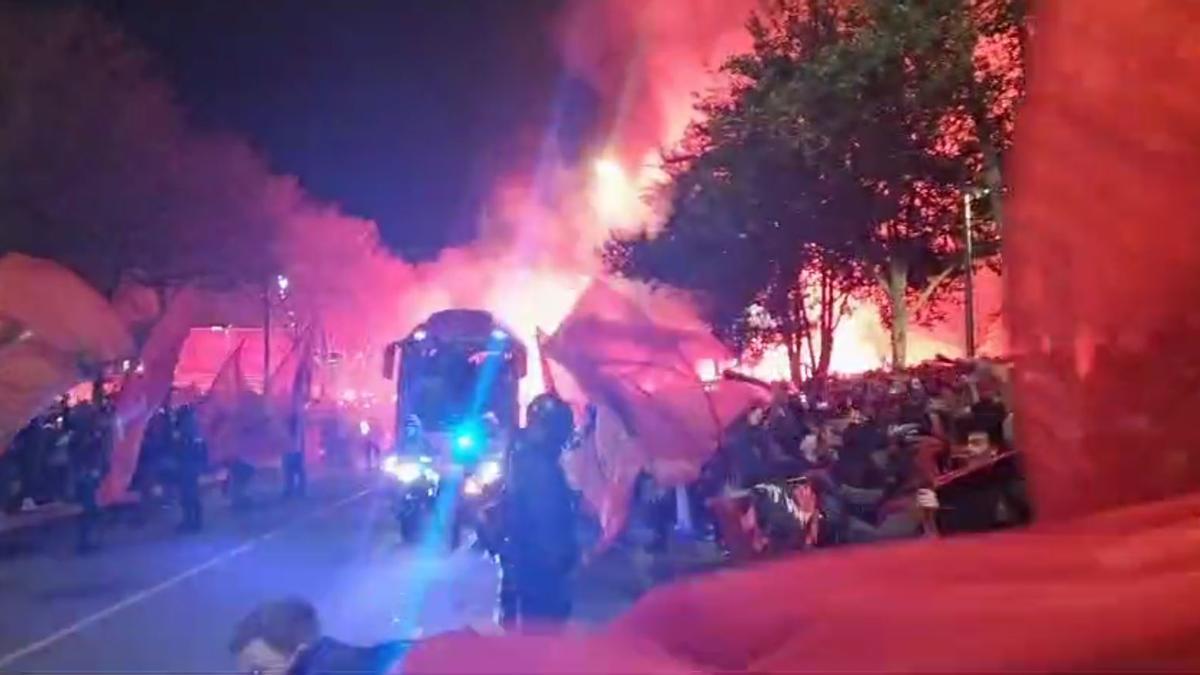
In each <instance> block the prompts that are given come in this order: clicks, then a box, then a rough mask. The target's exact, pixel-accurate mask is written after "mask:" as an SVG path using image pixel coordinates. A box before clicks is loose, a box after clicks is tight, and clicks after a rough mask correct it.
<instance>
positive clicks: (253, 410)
mask: <svg viewBox="0 0 1200 675" xmlns="http://www.w3.org/2000/svg"><path fill="white" fill-rule="evenodd" d="M243 347H245V343H242V344H239V345H238V347H237V349H235V350H234V351H233V353H232V354H230V355H229V358H228V359H226V361H225V365H223V366H221V370H220V371H219V372H218V373H217V376H216V378H215V379H214V380H213V384H212V387H211V388H209V391H208V395H207V396H205V398H204V400H203V401H202V402H201V403H200V406H199V422H200V429H201V431H202V432H203V433H204V438H205V440H206V441H207V442H208V456H209V460H210V461H211V462H212V463H214V464H222V463H225V462H231V461H233V460H241V461H244V462H248V463H250V464H254V465H257V466H276V465H278V463H279V459H280V457H281V456H282V453H283V451H284V449H285V448H286V447H288V440H289V439H288V436H287V433H286V430H285V428H284V425H283V424H282V423H281V421H280V420H279V419H277V417H278V416H274V415H269V414H268V409H267V406H266V405H264V402H265V400H266V399H264V398H263V396H261V395H260V394H258V393H256V392H254V391H253V390H251V388H250V385H249V384H248V383H247V382H246V375H245V373H244V372H243V371H242V353H243V351H244V349H243Z"/></svg>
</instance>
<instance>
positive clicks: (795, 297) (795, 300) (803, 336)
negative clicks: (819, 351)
mask: <svg viewBox="0 0 1200 675" xmlns="http://www.w3.org/2000/svg"><path fill="white" fill-rule="evenodd" d="M807 294H808V286H807V279H806V278H805V276H804V275H801V276H800V281H799V282H798V283H797V284H796V290H795V291H794V292H793V293H792V306H791V312H792V314H793V316H794V317H795V319H796V323H797V326H798V327H799V329H800V330H799V333H798V334H797V337H796V349H797V350H801V348H803V350H802V351H801V356H803V355H804V353H805V352H807V353H808V372H809V375H814V374H816V368H817V355H816V351H815V350H814V348H813V329H812V321H811V320H810V319H809V317H808V295H807Z"/></svg>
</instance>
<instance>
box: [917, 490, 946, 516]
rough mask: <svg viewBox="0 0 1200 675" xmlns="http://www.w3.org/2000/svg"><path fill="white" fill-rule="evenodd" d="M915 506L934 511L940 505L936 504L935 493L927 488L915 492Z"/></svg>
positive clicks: (936, 497)
mask: <svg viewBox="0 0 1200 675" xmlns="http://www.w3.org/2000/svg"><path fill="white" fill-rule="evenodd" d="M917 506H920V507H921V508H923V509H929V510H930V511H936V510H937V509H938V507H939V506H941V504H939V503H938V496H937V493H936V492H934V491H933V490H930V489H929V488H922V489H920V490H917Z"/></svg>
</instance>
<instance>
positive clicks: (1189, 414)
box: [407, 0, 1200, 672]
mask: <svg viewBox="0 0 1200 675" xmlns="http://www.w3.org/2000/svg"><path fill="white" fill-rule="evenodd" d="M1037 7H1038V9H1039V12H1040V14H1039V15H1038V16H1037V21H1036V22H1034V24H1033V25H1034V26H1035V27H1036V32H1035V33H1034V36H1033V39H1034V44H1033V54H1032V57H1031V58H1030V59H1029V62H1030V63H1031V64H1032V65H1031V68H1030V76H1031V84H1030V89H1029V101H1028V104H1027V105H1026V107H1025V108H1024V110H1023V113H1022V118H1021V120H1020V121H1019V123H1018V132H1017V141H1016V148H1017V150H1016V152H1017V156H1016V160H1015V164H1014V165H1013V166H1012V167H1011V168H1012V170H1013V171H1012V175H1013V190H1012V193H1011V199H1010V200H1009V202H1010V203H1009V204H1008V212H1007V214H1006V215H1007V218H1008V220H1007V225H1006V227H1007V230H1006V232H1005V236H1006V238H1007V242H1008V244H1007V246H1008V249H1007V251H1006V264H1007V265H1008V273H1007V274H1006V279H1007V280H1008V284H1009V287H1008V293H1007V297H1008V299H1009V301H1008V303H1007V309H1008V311H1009V312H1010V315H1009V318H1010V321H1009V326H1010V327H1011V331H1012V335H1013V340H1014V347H1015V348H1016V350H1017V354H1018V361H1017V366H1016V380H1015V382H1014V390H1015V394H1016V397H1017V404H1018V414H1019V417H1018V425H1017V427H1018V429H1017V430H1018V440H1019V444H1018V445H1019V447H1020V448H1021V449H1022V450H1023V451H1024V453H1025V455H1026V460H1027V462H1028V464H1029V471H1030V478H1031V480H1032V482H1033V487H1034V497H1035V507H1036V509H1037V512H1038V517H1039V518H1040V524H1039V525H1038V526H1036V527H1035V528H1034V529H1032V530H1030V531H1028V532H1024V533H1014V534H1003V535H991V536H979V537H965V538H961V539H947V540H933V541H930V540H921V541H913V542H907V543H903V544H898V545H891V546H874V547H856V548H847V549H843V550H837V551H829V552H826V553H819V554H809V555H804V556H799V557H794V558H791V559H787V560H783V561H780V562H777V563H769V564H763V565H759V566H755V567H752V568H748V569H746V570H742V571H732V572H725V573H719V574H714V575H710V576H706V577H702V578H697V579H694V580H692V581H688V582H686V583H682V584H677V585H675V586H672V587H668V588H665V589H661V590H658V591H655V592H652V593H650V594H649V595H648V596H647V597H645V598H643V599H642V601H640V602H639V603H638V604H637V605H636V606H635V607H634V608H633V609H632V610H631V611H630V612H628V613H627V614H626V615H625V616H623V617H622V618H620V619H619V620H618V621H617V622H616V623H615V624H614V625H612V626H610V627H608V628H607V629H605V630H604V631H602V632H601V635H600V636H598V637H596V638H595V641H594V642H588V641H587V640H585V639H582V638H575V639H574V640H565V639H564V640H562V641H560V642H557V643H553V644H544V643H543V644H539V645H537V646H536V648H535V647H534V646H533V645H530V644H528V643H523V642H521V641H520V640H512V641H509V640H506V639H496V640H489V639H482V638H480V639H475V640H467V639H465V638H459V639H458V641H457V642H455V643H454V645H455V650H454V651H453V652H449V651H446V650H444V649H442V648H441V647H434V646H433V645H430V648H429V650H428V651H425V650H424V649H418V650H417V654H415V655H414V659H413V661H412V663H413V665H414V666H417V667H415V668H410V669H409V670H408V671H407V672H451V671H452V672H470V671H479V670H481V669H483V668H484V667H485V665H486V667H488V668H491V669H496V668H497V665H496V663H497V662H496V661H491V662H490V663H485V661H484V660H483V659H485V658H496V659H501V658H510V659H512V661H511V663H515V664H519V666H520V668H519V670H521V671H522V672H546V671H548V670H551V669H555V670H567V669H575V668H580V669H582V668H584V667H586V664H587V663H588V659H589V658H593V653H594V652H596V651H599V652H602V653H604V654H605V655H612V656H613V657H614V658H617V659H618V660H617V661H615V662H609V665H610V667H611V670H613V671H614V672H616V671H641V672H644V671H647V670H651V669H653V668H652V666H653V664H646V663H645V662H643V661H638V660H637V658H638V656H639V654H640V652H638V651H636V650H634V649H633V647H632V646H633V645H635V644H644V643H645V642H647V641H648V642H649V643H650V644H651V645H652V649H653V652H652V653H653V654H656V655H659V654H661V653H662V652H664V651H665V652H666V653H667V654H669V655H671V656H672V657H673V658H674V661H673V663H672V664H671V665H672V666H673V667H679V666H680V665H683V666H689V667H693V668H695V669H696V670H700V671H708V672H715V671H722V670H741V669H748V670H751V671H758V672H783V671H791V672H795V671H806V672H879V671H890V672H896V671H902V672H998V671H1007V672H1065V671H1093V672H1095V671H1101V670H1103V671H1107V672H1115V671H1125V672H1144V671H1149V670H1160V671H1167V670H1169V671H1174V672H1197V671H1200V640H1197V639H1196V636H1198V635H1200V613H1198V612H1196V609H1195V608H1196V607H1197V605H1198V604H1200V575H1198V574H1197V572H1196V570H1197V569H1198V568H1200V539H1198V538H1197V536H1196V523H1197V522H1200V521H1198V520H1197V519H1198V518H1200V425H1197V424H1196V423H1195V421H1194V419H1195V416H1196V410H1197V409H1198V408H1200V406H1198V405H1197V403H1198V401H1197V399H1198V398H1200V365H1198V364H1200V359H1198V358H1197V355H1198V353H1197V345H1198V344H1200V314H1198V313H1197V312H1198V311H1200V310H1197V308H1198V307H1200V275H1198V274H1197V273H1196V270H1197V266H1198V264H1200V236H1197V233H1198V232H1200V227H1198V225H1200V223H1198V219H1200V212H1198V211H1197V210H1196V207H1195V203H1194V202H1195V198H1194V195H1195V193H1196V186H1197V185H1200V96H1198V95H1197V92H1200V49H1198V48H1197V46H1196V39H1195V36H1196V35H1198V34H1200V3H1196V2H1180V1H1179V0H1126V1H1125V2H1050V3H1039V4H1038V5H1037ZM1173 495H1174V496H1173ZM1121 505H1132V506H1124V507H1121ZM1117 507H1120V508H1117ZM1089 514H1090V515H1089ZM635 640H636V641H639V642H636V643H635V642H634V641H635ZM581 642H582V643H583V644H580V643H581ZM610 646H611V650H612V651H611V652H609V651H607V650H608V649H610ZM439 649H441V651H439ZM506 649H509V650H512V652H505V651H504V650H506ZM589 649H590V650H593V651H592V652H589V651H588V650H589ZM631 651H632V653H631ZM479 655H482V657H481V656H479ZM621 657H624V658H626V659H627V660H624V661H622V660H620V658H621Z"/></svg>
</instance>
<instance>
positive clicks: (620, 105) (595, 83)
mask: <svg viewBox="0 0 1200 675" xmlns="http://www.w3.org/2000/svg"><path fill="white" fill-rule="evenodd" d="M755 7H756V3H755V2H753V1H752V0H695V1H693V2H687V3H681V2H677V1H676V0H605V1H604V2H595V1H591V0H577V1H576V2H573V3H570V4H569V5H567V7H566V8H565V10H564V11H563V13H562V14H561V15H560V16H559V17H558V21H557V22H556V23H555V25H554V26H552V29H553V30H554V34H555V36H556V38H557V39H558V45H559V48H560V50H561V56H562V59H563V62H564V64H565V66H566V68H567V69H568V70H569V74H571V75H574V76H575V77H577V78H581V79H583V80H585V81H586V82H588V83H589V84H590V85H591V86H592V87H593V88H594V89H595V90H596V91H597V92H598V93H599V94H600V98H601V100H602V107H603V108H604V109H603V110H602V111H601V112H602V115H601V118H602V119H604V120H606V121H607V123H606V127H605V129H604V143H603V145H602V147H600V148H599V149H595V146H594V150H593V153H594V154H592V155H590V156H589V155H587V153H584V156H583V157H582V158H581V159H578V160H576V161H575V163H568V162H566V161H564V160H562V159H560V157H561V154H559V153H543V154H544V155H546V156H544V157H542V158H540V161H541V164H540V165H539V166H537V167H536V168H535V169H533V170H528V171H526V170H522V171H514V173H513V174H510V175H509V176H507V177H506V178H505V179H503V180H501V181H499V182H498V184H496V185H495V186H494V188H493V192H492V196H491V199H490V200H489V203H488V206H487V208H486V209H485V212H484V214H483V215H482V216H481V219H480V223H479V237H478V238H477V240H476V241H475V242H473V243H471V244H470V245H467V246H464V247H460V248H454V249H448V250H446V251H444V252H443V253H442V254H441V255H440V256H439V257H438V258H437V259H436V260H434V261H432V262H428V263H422V264H416V265H414V264H409V263H407V262H404V261H402V260H400V259H398V258H397V257H395V256H394V255H392V254H391V253H389V252H388V251H387V250H386V249H385V248H384V246H383V245H382V243H381V242H380V239H379V235H378V230H377V227H376V225H375V223H373V222H370V221H367V220H364V219H361V218H356V217H353V216H350V215H347V214H345V213H342V212H341V211H340V210H339V209H337V208H336V207H333V206H329V205H324V204H319V203H316V202H314V201H312V200H311V199H309V198H307V197H306V196H305V194H304V193H303V191H302V190H301V189H300V187H299V186H298V185H297V184H296V183H295V182H294V181H293V180H291V179H282V178H281V179H278V180H277V181H276V182H275V184H274V185H273V188H272V190H271V194H272V198H271V201H272V204H271V209H272V211H273V213H274V214H275V215H277V216H279V217H280V220H282V221H283V222H284V223H286V225H285V228H286V232H285V233H284V236H282V237H281V238H280V243H279V251H278V253H279V255H280V256H281V258H282V259H283V260H284V261H285V267H286V273H287V274H288V275H289V277H290V278H291V280H292V282H293V283H292V288H293V289H294V293H293V302H294V303H295V304H296V305H297V308H298V310H299V311H300V312H301V313H302V314H304V315H306V316H315V317H318V320H319V326H320V327H321V328H322V329H323V331H324V332H325V335H326V339H327V344H328V345H329V346H330V347H331V348H332V349H335V350H337V351H339V352H342V353H344V356H345V358H344V360H343V361H342V363H341V364H340V365H339V366H337V367H336V368H335V369H330V370H329V371H328V372H327V373H326V377H327V378H329V380H328V382H327V384H328V386H330V387H332V388H333V389H334V395H336V392H341V391H351V390H353V391H354V392H356V393H358V392H364V391H366V392H372V393H375V394H376V395H377V396H378V397H379V400H390V396H391V391H390V387H389V386H388V385H387V384H386V383H385V382H384V380H383V379H382V378H381V376H380V367H379V366H380V355H381V353H382V351H383V348H384V345H385V344H386V343H388V342H390V341H392V340H396V339H399V338H400V337H402V336H403V335H404V334H406V333H407V332H408V331H410V330H411V329H412V328H413V327H414V326H416V324H417V323H419V322H420V321H421V320H422V319H423V318H424V317H426V316H427V315H429V314H430V313H432V312H434V311H437V310H439V309H443V308H446V307H474V308H482V309H487V310H490V311H492V312H493V313H495V314H496V315H497V316H499V317H500V318H501V319H502V320H503V321H505V322H506V323H508V324H509V325H510V326H511V328H512V329H513V330H515V331H516V332H517V333H518V334H519V335H520V336H522V337H523V338H524V339H525V340H526V342H527V343H528V344H529V345H530V347H531V349H534V348H535V340H534V335H535V330H536V329H538V328H540V329H542V330H545V331H547V332H551V331H553V329H554V328H555V327H556V326H557V325H558V323H559V322H560V321H561V320H562V319H563V317H564V316H566V314H567V313H568V312H569V311H570V308H571V306H572V304H573V303H574V301H575V299H576V298H577V297H578V295H579V293H581V292H582V291H583V289H584V288H585V287H586V286H587V284H588V281H589V279H590V278H591V277H593V276H595V275H597V274H599V273H600V271H601V266H600V261H599V259H598V256H597V250H598V248H599V247H600V245H601V244H603V242H604V241H606V240H607V239H608V238H609V237H610V236H611V234H612V232H613V231H614V230H617V229H621V228H633V227H652V226H653V225H654V222H653V221H654V219H655V214H654V213H653V212H652V210H651V209H650V208H649V207H648V206H647V205H646V201H645V199H644V196H645V194H646V193H647V192H648V191H649V190H651V189H652V188H653V187H654V185H655V183H656V182H657V181H659V180H660V179H661V176H662V174H661V172H660V171H659V167H658V159H659V157H660V156H661V153H662V151H663V150H665V149H669V148H671V147H672V146H674V145H675V144H677V143H678V142H679V141H680V140H681V139H682V136H683V133H684V130H685V128H686V126H687V124H688V123H689V121H691V120H692V119H693V115H694V111H693V104H694V103H695V101H696V97H697V95H700V94H702V93H704V92H706V91H709V90H712V89H714V88H715V87H719V86H720V83H721V80H720V79H719V77H718V76H717V74H716V71H717V69H718V68H719V67H720V65H721V64H722V62H723V61H724V60H725V59H726V58H728V57H729V56H731V55H733V54H734V53H736V52H738V51H741V50H744V49H747V48H749V46H750V36H749V34H748V32H747V31H746V29H745V23H746V20H747V18H748V17H749V13H750V12H751V11H752V10H753V9H754V8H755ZM542 133H543V134H544V135H545V136H546V137H547V138H553V135H554V130H552V129H547V130H542ZM982 314H983V312H981V315H982ZM838 336H839V346H838V348H837V350H835V356H834V364H835V368H836V369H841V370H847V371H849V370H864V369H867V368H871V367H876V366H878V365H880V363H881V361H882V358H883V356H884V355H885V354H886V353H887V351H886V349H887V348H886V345H887V338H886V333H885V332H884V331H883V330H882V329H881V328H880V327H879V325H878V320H877V318H875V313H874V311H873V309H871V308H865V309H863V310H860V311H858V312H856V313H855V315H854V316H852V317H849V318H847V320H846V321H845V324H844V327H843V328H842V330H841V331H840V332H839V334H838ZM917 342H919V340H917ZM954 342H955V343H959V342H961V340H959V339H955V340H954ZM948 346H949V345H945V346H943V345H940V344H939V345H937V346H936V347H935V348H932V349H923V348H922V347H921V346H920V345H919V344H918V345H914V347H913V348H912V349H910V352H912V353H914V356H917V357H921V356H932V355H933V354H934V353H936V352H938V351H942V352H945V351H947V349H945V348H943V347H948ZM772 358H774V357H770V358H768V359H767V361H766V362H765V363H764V364H763V367H762V369H760V370H759V371H758V373H759V374H760V375H766V376H771V377H782V376H785V375H786V372H787V370H786V366H785V364H782V363H778V364H773V362H772V360H771V359H772ZM775 361H778V359H775ZM530 370H531V372H530V377H528V378H526V380H525V385H526V387H527V388H528V391H526V392H524V394H525V395H526V396H528V395H530V394H532V393H533V390H534V389H537V388H540V386H541V382H542V379H541V376H540V366H539V363H538V360H537V358H531V360H530Z"/></svg>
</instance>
